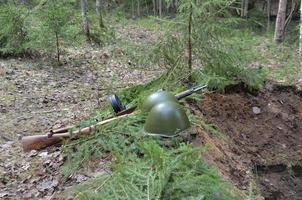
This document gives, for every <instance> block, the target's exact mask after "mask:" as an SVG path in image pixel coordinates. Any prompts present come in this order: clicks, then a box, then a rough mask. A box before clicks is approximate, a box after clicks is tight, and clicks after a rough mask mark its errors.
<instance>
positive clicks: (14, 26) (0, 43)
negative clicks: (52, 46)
mask: <svg viewBox="0 0 302 200" xmlns="http://www.w3.org/2000/svg"><path fill="white" fill-rule="evenodd" d="M27 12H28V10H27V9H26V8H25V7H23V6H16V5H13V4H5V5H1V7H0V24H1V29H0V56H9V55H19V54H23V53H26V50H27V49H26V47H25V43H26V42H27V29H26V24H25V17H26V14H27Z"/></svg>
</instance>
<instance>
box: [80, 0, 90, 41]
mask: <svg viewBox="0 0 302 200" xmlns="http://www.w3.org/2000/svg"><path fill="white" fill-rule="evenodd" d="M86 6H87V2H86V0H82V4H81V7H82V28H83V32H84V34H85V35H86V37H87V40H88V41H90V31H89V24H88V18H87V8H86Z"/></svg>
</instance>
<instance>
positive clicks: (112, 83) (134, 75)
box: [0, 26, 160, 199]
mask: <svg viewBox="0 0 302 200" xmlns="http://www.w3.org/2000/svg"><path fill="white" fill-rule="evenodd" d="M156 35H158V34H155V33H153V32H152V30H148V29H144V28H138V27H136V26H127V27H119V29H117V33H116V37H117V40H125V41H126V42H129V43H133V44H146V43H153V42H154V41H155V40H156ZM66 51H67V53H66V55H65V56H64V58H63V63H65V64H63V65H62V66H53V65H52V64H51V63H49V62H48V61H47V60H43V59H25V58H19V59H5V60H4V59H1V60H0V82H1V85H0V124H1V126H0V132H1V134H0V199H19V198H22V199H51V198H53V196H54V195H55V194H56V193H59V192H60V191H63V190H64V188H65V187H66V186H70V185H72V184H76V183H80V182H82V181H85V180H87V179H88V178H89V177H93V176H95V174H90V175H87V176H84V175H74V176H72V177H68V178H67V179H66V178H63V175H62V174H61V173H60V167H61V165H62V164H63V157H62V153H61V148H49V149H47V150H44V151H41V152H37V151H32V152H30V153H23V151H22V149H21V144H20V143H19V141H18V139H20V138H21V137H22V136H26V135H35V134H44V133H47V131H49V130H50V129H53V128H54V129H55V128H60V127H65V126H68V125H74V124H78V123H80V122H81V120H86V119H87V118H90V117H93V113H94V112H95V111H97V110H101V109H102V108H103V106H105V104H106V103H107V97H108V95H109V94H112V93H114V92H115V91H117V90H119V89H120V88H127V87H131V86H133V85H137V84H142V83H146V82H149V81H150V80H152V79H153V78H154V77H156V76H157V75H158V74H159V73H160V70H157V69H155V70H154V69H153V70H146V69H144V68H142V69H140V68H138V67H136V68H135V69H134V68H133V67H132V66H131V63H130V61H129V60H125V59H123V58H124V55H125V54H126V53H125V49H123V48H120V47H119V46H115V45H112V46H108V47H105V48H103V49H99V48H92V47H84V48H80V49H67V50H66ZM63 180H64V182H62V181H63Z"/></svg>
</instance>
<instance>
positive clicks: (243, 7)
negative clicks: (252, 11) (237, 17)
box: [241, 0, 249, 17]
mask: <svg viewBox="0 0 302 200" xmlns="http://www.w3.org/2000/svg"><path fill="white" fill-rule="evenodd" d="M248 8H249V0H242V2H241V17H247V12H248Z"/></svg>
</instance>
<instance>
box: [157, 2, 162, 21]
mask: <svg viewBox="0 0 302 200" xmlns="http://www.w3.org/2000/svg"><path fill="white" fill-rule="evenodd" d="M158 14H159V17H161V15H162V0H158Z"/></svg>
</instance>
